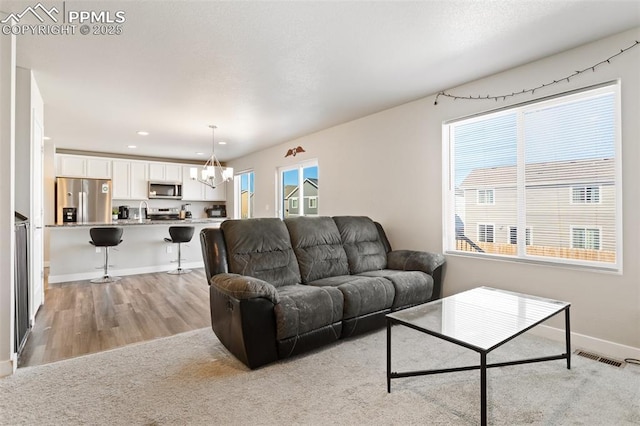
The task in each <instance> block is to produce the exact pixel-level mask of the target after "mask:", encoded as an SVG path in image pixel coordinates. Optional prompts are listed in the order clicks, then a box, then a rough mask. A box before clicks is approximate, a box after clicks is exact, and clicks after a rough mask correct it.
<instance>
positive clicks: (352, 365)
mask: <svg viewBox="0 0 640 426" xmlns="http://www.w3.org/2000/svg"><path fill="white" fill-rule="evenodd" d="M393 330H394V334H393V336H394V342H393V344H394V356H395V358H394V370H406V369H420V368H442V367H451V366H461V365H471V364H476V363H477V362H478V358H479V356H478V355H477V354H475V353H474V352H472V351H468V350H465V349H462V348H459V347H457V346H455V345H453V344H451V343H447V342H443V341H440V340H438V339H435V338H432V337H429V336H426V335H423V334H420V333H418V332H416V331H413V330H409V329H406V328H402V327H395V328H394V329H393ZM385 336H386V334H385V331H384V330H380V331H378V332H375V333H372V334H368V335H364V336H360V337H357V338H353V339H349V340H346V341H342V342H339V343H337V344H335V345H330V346H327V347H325V348H323V349H321V350H318V351H315V352H313V353H309V354H306V355H303V356H299V357H296V358H293V359H289V360H286V361H284V362H279V363H275V364H272V365H269V366H266V367H263V368H261V369H258V370H255V371H250V370H248V369H247V368H245V367H244V366H243V365H242V364H240V363H239V362H238V361H236V360H235V358H233V357H232V356H231V355H230V354H228V352H226V350H225V349H224V348H223V346H222V345H221V344H220V343H219V342H218V340H217V339H216V337H215V335H214V334H213V332H212V331H211V330H210V329H202V330H196V331H193V332H188V333H184V334H180V335H177V336H173V337H167V338H163V339H159V340H155V341H152V342H147V343H141V344H137V345H132V346H127V347H124V348H119V349H114V350H112V351H109V352H104V353H99V354H94V355H87V356H84V357H80V358H75V359H70V360H66V361H60V362H57V363H53V364H48V365H41V366H36V367H27V368H23V369H19V370H18V372H17V374H15V375H13V376H10V377H7V378H4V379H0V424H3V425H4V424H7V425H9V424H10V425H15V424H28V425H35V424H38V425H41V424H47V425H48V424H56V425H74V424H108V425H173V424H189V425H191V424H195V425H199V424H247V425H255V424H322V425H326V424H345V425H357V424H403V425H404V424H423V425H424V424H429V425H449V424H451V425H476V424H479V415H480V394H479V382H480V380H479V372H478V371H470V372H460V373H452V374H442V375H436V376H428V377H414V378H407V379H395V380H393V381H392V383H391V386H392V389H391V390H392V392H391V394H387V392H386V383H385V377H386V376H385V374H386V373H385V372H386V360H385V353H386V352H385V351H386V349H385V341H386V340H385V339H386V337H385ZM561 352H562V345H561V344H558V343H556V342H551V341H548V340H545V339H541V338H538V337H535V336H529V335H523V336H520V337H518V338H516V339H514V340H513V341H511V342H510V343H508V344H507V345H505V346H504V347H503V348H500V349H498V350H497V351H495V352H494V353H492V354H490V355H489V362H497V361H503V360H506V359H510V358H511V359H514V358H516V359H517V358H522V357H530V356H540V355H555V354H559V353H561ZM488 384H489V389H488V396H489V423H490V424H499V425H518V424H536V425H538V424H539V425H572V424H576V425H577V424H581V425H632V424H633V425H638V424H640V367H638V366H636V365H631V364H629V365H627V366H626V367H625V368H615V367H612V366H609V365H605V364H602V363H599V362H597V361H592V360H589V359H586V358H582V357H576V356H574V357H573V368H572V369H571V370H567V369H566V366H565V363H564V361H552V362H545V363H539V364H529V365H522V366H512V367H504V368H494V369H490V370H489V372H488Z"/></svg>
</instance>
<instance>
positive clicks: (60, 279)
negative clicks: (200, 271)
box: [48, 261, 204, 284]
mask: <svg viewBox="0 0 640 426" xmlns="http://www.w3.org/2000/svg"><path fill="white" fill-rule="evenodd" d="M182 267H183V268H184V269H196V268H204V261H200V262H185V263H183V264H182ZM176 268H177V264H174V265H157V266H145V267H143V268H127V269H112V270H110V271H109V275H113V276H117V277H124V276H127V275H139V274H151V273H154V272H166V271H171V270H172V269H176ZM101 275H102V271H101V270H97V271H96V272H83V273H80V274H65V275H49V278H48V280H49V284H55V283H66V282H70V281H84V280H91V279H94V278H98V277H100V276H101Z"/></svg>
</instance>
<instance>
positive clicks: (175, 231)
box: [164, 226, 195, 275]
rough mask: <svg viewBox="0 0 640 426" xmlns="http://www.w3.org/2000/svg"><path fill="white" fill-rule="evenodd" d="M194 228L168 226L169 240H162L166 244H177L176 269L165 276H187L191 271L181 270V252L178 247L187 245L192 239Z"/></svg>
mask: <svg viewBox="0 0 640 426" xmlns="http://www.w3.org/2000/svg"><path fill="white" fill-rule="evenodd" d="M194 230H195V228H194V227H193V226H170V227H169V235H170V236H171V238H165V239H164V240H165V241H166V242H168V243H177V244H178V269H174V270H173V271H169V272H167V274H174V275H179V274H188V273H189V272H191V269H182V252H181V250H180V247H181V245H182V243H188V242H189V241H191V238H192V237H193V232H194Z"/></svg>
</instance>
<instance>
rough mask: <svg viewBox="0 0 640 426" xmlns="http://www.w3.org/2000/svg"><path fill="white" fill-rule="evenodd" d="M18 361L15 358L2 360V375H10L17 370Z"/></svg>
mask: <svg viewBox="0 0 640 426" xmlns="http://www.w3.org/2000/svg"><path fill="white" fill-rule="evenodd" d="M17 366H18V363H17V362H15V360H13V359H8V360H5V361H0V377H5V376H10V375H12V374H13V373H15V372H16V368H17Z"/></svg>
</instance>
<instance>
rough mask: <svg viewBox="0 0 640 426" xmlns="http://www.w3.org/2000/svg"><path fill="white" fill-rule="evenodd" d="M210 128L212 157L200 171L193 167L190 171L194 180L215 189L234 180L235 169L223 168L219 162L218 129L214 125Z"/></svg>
mask: <svg viewBox="0 0 640 426" xmlns="http://www.w3.org/2000/svg"><path fill="white" fill-rule="evenodd" d="M209 127H210V128H211V134H212V141H213V146H212V147H211V157H209V159H208V160H207V162H206V163H205V164H204V166H202V168H201V169H200V170H198V168H197V167H191V169H190V170H189V174H190V177H191V179H192V180H197V181H198V182H200V183H202V184H204V185H207V186H210V187H211V188H215V187H217V186H219V185H221V184H223V183H225V182H228V181H230V180H231V179H233V168H231V167H222V165H221V164H220V161H218V159H217V158H216V154H215V149H216V138H215V129H216V128H217V127H216V126H214V125H210V126H209Z"/></svg>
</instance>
